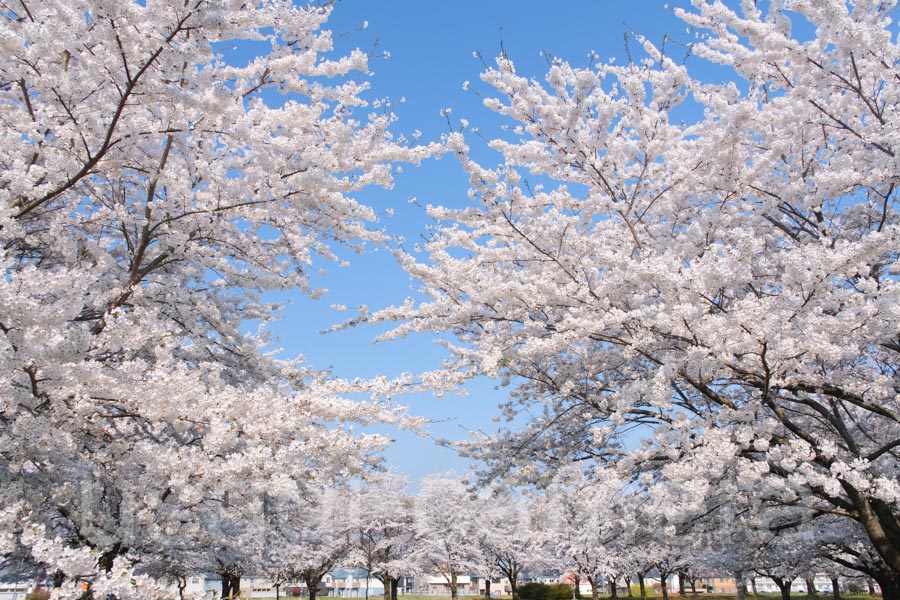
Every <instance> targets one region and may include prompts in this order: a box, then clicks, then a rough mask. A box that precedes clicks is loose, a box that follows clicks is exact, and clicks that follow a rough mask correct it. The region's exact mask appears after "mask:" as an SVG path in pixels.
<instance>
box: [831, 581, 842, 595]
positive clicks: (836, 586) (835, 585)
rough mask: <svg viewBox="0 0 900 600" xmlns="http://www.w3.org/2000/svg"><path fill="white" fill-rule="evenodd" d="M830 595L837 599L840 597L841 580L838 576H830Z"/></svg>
mask: <svg viewBox="0 0 900 600" xmlns="http://www.w3.org/2000/svg"><path fill="white" fill-rule="evenodd" d="M831 597H832V598H834V600H839V599H840V597H841V580H840V578H839V577H832V578H831Z"/></svg>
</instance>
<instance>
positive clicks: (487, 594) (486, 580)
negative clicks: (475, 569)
mask: <svg viewBox="0 0 900 600" xmlns="http://www.w3.org/2000/svg"><path fill="white" fill-rule="evenodd" d="M484 597H485V598H490V597H491V578H490V577H485V578H484Z"/></svg>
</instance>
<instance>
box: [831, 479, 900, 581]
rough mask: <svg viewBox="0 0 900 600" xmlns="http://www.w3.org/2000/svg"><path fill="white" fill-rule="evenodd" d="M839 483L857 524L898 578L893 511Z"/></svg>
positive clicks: (899, 536)
mask: <svg viewBox="0 0 900 600" xmlns="http://www.w3.org/2000/svg"><path fill="white" fill-rule="evenodd" d="M839 481H840V482H841V485H842V486H843V488H844V491H846V492H847V495H848V496H849V497H850V500H851V501H852V502H853V504H854V505H855V507H856V510H857V514H858V515H859V522H860V523H861V524H862V526H863V528H864V529H865V530H866V534H867V535H868V536H869V540H870V541H871V542H872V546H874V548H875V550H876V551H877V552H878V554H880V555H881V558H883V559H884V562H885V563H886V564H887V566H888V568H889V569H890V570H891V571H893V573H894V579H897V578H900V526H898V523H897V517H896V515H895V513H894V511H893V510H892V508H891V507H890V506H888V505H887V504H885V503H884V502H882V501H880V500H875V499H870V498H869V497H867V496H866V495H865V494H863V493H862V492H860V491H859V490H857V489H856V488H855V487H853V486H852V485H850V483H848V482H847V481H845V480H843V479H841V480H839Z"/></svg>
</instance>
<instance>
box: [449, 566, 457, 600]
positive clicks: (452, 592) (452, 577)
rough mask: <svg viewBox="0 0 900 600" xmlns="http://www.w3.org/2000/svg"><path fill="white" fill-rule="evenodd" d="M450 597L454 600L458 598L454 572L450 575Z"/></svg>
mask: <svg viewBox="0 0 900 600" xmlns="http://www.w3.org/2000/svg"><path fill="white" fill-rule="evenodd" d="M450 597H451V598H452V599H453V600H456V599H457V598H458V597H459V586H458V585H457V584H456V572H455V571H454V572H453V573H450Z"/></svg>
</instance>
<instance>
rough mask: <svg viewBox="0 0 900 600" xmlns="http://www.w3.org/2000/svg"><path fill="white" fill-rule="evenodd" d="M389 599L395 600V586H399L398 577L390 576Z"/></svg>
mask: <svg viewBox="0 0 900 600" xmlns="http://www.w3.org/2000/svg"><path fill="white" fill-rule="evenodd" d="M390 579H391V600H397V588H398V587H399V586H400V579H399V578H398V577H391V578H390Z"/></svg>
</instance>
